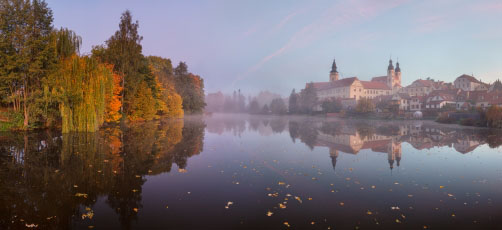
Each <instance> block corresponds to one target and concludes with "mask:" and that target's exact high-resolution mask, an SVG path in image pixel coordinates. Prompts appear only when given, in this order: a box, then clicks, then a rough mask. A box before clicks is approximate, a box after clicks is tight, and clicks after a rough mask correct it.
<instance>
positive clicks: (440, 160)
mask: <svg viewBox="0 0 502 230" xmlns="http://www.w3.org/2000/svg"><path fill="white" fill-rule="evenodd" d="M501 144H502V135H501V133H500V132H498V131H494V130H487V129H462V128H460V127H456V126H442V125H438V124H436V123H433V122H427V121H406V122H381V121H378V122H377V121H350V120H336V119H333V120H329V119H328V120H327V119H323V118H312V117H258V116H248V115H233V116H230V115H213V116H211V117H204V118H200V117H199V118H197V117H189V118H186V119H184V120H166V121H161V122H151V123H145V124H138V125H132V126H128V127H124V128H122V129H119V128H117V127H109V128H105V129H103V130H101V131H100V132H98V133H93V134H89V133H72V134H65V135H61V134H58V133H53V132H48V131H44V132H37V133H29V134H23V133H0V229H19V228H39V229H68V228H74V229H88V228H95V229H288V228H289V229H375V228H378V229H424V228H425V229H445V228H454V229H473V228H479V229H501V228H502V153H501V150H502V149H501V147H499V146H500V145H501Z"/></svg>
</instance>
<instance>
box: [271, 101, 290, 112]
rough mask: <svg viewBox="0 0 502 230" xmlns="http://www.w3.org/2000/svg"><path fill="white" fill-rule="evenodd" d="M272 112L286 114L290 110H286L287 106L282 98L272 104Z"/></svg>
mask: <svg viewBox="0 0 502 230" xmlns="http://www.w3.org/2000/svg"><path fill="white" fill-rule="evenodd" d="M270 111H271V112H272V113H273V114H281V115H282V114H286V113H287V112H288V109H287V108H286V104H285V103H284V101H283V100H282V99H281V98H275V99H274V100H272V102H270Z"/></svg>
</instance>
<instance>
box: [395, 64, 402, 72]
mask: <svg viewBox="0 0 502 230" xmlns="http://www.w3.org/2000/svg"><path fill="white" fill-rule="evenodd" d="M397 72H401V68H399V61H397V62H396V73H397Z"/></svg>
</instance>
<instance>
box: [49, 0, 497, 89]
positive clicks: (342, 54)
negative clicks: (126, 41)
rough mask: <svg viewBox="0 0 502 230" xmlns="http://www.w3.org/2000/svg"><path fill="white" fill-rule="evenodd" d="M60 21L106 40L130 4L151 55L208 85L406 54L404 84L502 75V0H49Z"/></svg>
mask: <svg viewBox="0 0 502 230" xmlns="http://www.w3.org/2000/svg"><path fill="white" fill-rule="evenodd" d="M48 4H49V7H51V8H52V10H53V12H54V18H55V22H54V23H55V26H56V27H68V28H70V29H72V30H74V31H75V32H77V34H79V35H81V36H82V38H83V49H82V52H83V53H86V52H89V51H90V50H91V47H92V46H94V45H99V44H103V43H104V41H105V40H106V39H108V38H109V37H110V36H111V35H112V34H113V33H114V32H115V31H116V30H117V28H118V23H119V19H120V15H121V13H122V12H123V11H125V10H126V9H129V10H130V11H131V12H132V14H133V17H134V19H135V20H138V21H139V24H140V30H139V32H140V34H141V35H142V36H143V37H144V40H143V42H142V45H143V52H144V54H145V55H157V56H163V57H167V58H171V60H173V62H174V63H175V64H177V63H178V62H179V61H185V62H187V64H188V67H189V71H191V72H194V73H196V74H199V75H201V76H202V77H203V78H204V80H205V85H206V92H215V91H217V90H223V91H224V92H231V91H233V90H234V89H239V88H240V89H241V90H242V91H243V92H244V93H256V92H258V91H260V90H270V91H273V92H277V93H280V94H282V95H284V96H286V95H289V93H290V92H291V90H292V89H293V88H296V89H297V90H298V89H299V88H302V87H304V85H305V83H306V82H310V81H327V80H328V75H329V71H330V67H331V63H332V60H333V58H336V60H337V64H338V70H339V72H340V73H341V75H342V77H351V76H357V77H359V78H360V79H363V80H366V79H370V78H371V77H374V76H381V75H385V74H386V70H387V64H388V59H389V57H390V56H391V55H392V58H393V59H394V61H396V59H397V58H399V61H400V65H401V69H402V72H403V84H404V85H408V84H409V83H411V82H412V81H413V80H415V79H417V78H426V77H431V78H434V79H439V80H444V81H453V80H454V79H455V78H456V77H458V76H460V75H461V74H463V73H466V74H472V73H473V74H474V76H475V77H477V78H481V80H483V81H486V82H493V81H494V80H496V79H497V78H502V29H501V27H502V1H496V0H493V1H471V0H468V1H467V0H464V1H462V0H460V1H453V0H434V1H411V0H378V1H377V0H350V1H328V0H319V1H286V0H280V1H269V0H254V1H232V0H228V1H221V0H208V1H160V0H159V1H154V0H148V1H132V0H113V1H103V0H86V1H67V0H49V1H48Z"/></svg>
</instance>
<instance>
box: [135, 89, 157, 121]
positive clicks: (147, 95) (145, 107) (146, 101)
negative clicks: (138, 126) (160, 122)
mask: <svg viewBox="0 0 502 230" xmlns="http://www.w3.org/2000/svg"><path fill="white" fill-rule="evenodd" d="M131 105H132V109H131V111H132V112H131V114H130V115H129V119H130V120H131V121H151V120H153V119H155V118H156V114H157V107H158V105H157V100H156V99H155V98H154V97H153V93H152V89H150V88H149V87H148V85H147V84H146V82H144V81H143V82H141V83H140V85H139V87H138V91H137V92H136V95H135V97H134V99H133V101H132V103H131Z"/></svg>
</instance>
